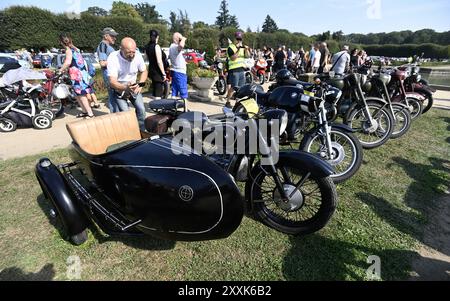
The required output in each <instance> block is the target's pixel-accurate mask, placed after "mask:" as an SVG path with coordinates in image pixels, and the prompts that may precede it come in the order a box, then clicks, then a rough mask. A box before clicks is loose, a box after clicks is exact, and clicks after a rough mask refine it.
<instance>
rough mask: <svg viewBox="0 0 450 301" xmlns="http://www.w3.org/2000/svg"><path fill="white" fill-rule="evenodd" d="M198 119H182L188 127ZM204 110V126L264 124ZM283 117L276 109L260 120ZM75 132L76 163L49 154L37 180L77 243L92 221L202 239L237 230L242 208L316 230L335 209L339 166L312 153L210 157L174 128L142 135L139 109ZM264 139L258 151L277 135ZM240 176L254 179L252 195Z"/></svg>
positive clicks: (111, 229)
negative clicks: (180, 138) (335, 175)
mask: <svg viewBox="0 0 450 301" xmlns="http://www.w3.org/2000/svg"><path fill="white" fill-rule="evenodd" d="M167 108H168V107H166V109H167ZM188 113H189V112H187V113H182V114H188ZM190 116H192V114H191V115H189V116H186V118H187V119H180V120H181V121H182V122H183V124H184V125H186V124H190V123H191V121H192V120H191V119H190ZM194 116H195V115H194ZM201 116H202V117H201V120H200V121H201V122H202V124H203V125H204V126H206V125H208V124H210V125H211V124H213V125H214V126H219V127H220V126H226V127H229V123H230V120H232V121H233V122H232V123H233V124H236V123H242V122H244V123H245V124H244V126H245V125H249V126H252V127H255V126H256V128H258V127H257V125H255V123H254V122H256V121H255V120H253V121H250V123H251V124H247V123H246V122H247V121H245V120H242V119H240V118H239V117H237V116H235V115H234V114H231V113H227V115H225V117H224V119H221V120H209V119H208V118H206V117H205V116H203V115H201ZM283 116H285V112H281V111H272V112H267V113H266V114H265V115H264V116H261V117H262V118H267V119H269V120H280V119H284V118H283ZM180 117H183V116H180ZM197 121H199V120H194V122H197ZM67 128H68V131H69V133H70V135H71V137H72V139H73V147H74V149H75V152H74V156H75V159H76V161H75V163H69V164H63V165H59V166H56V165H54V164H53V163H52V162H51V161H50V160H49V159H46V158H44V159H42V160H40V161H39V163H38V164H37V166H36V176H37V178H38V181H39V183H40V185H41V187H42V190H43V193H44V195H45V197H46V198H47V199H49V200H50V201H51V204H52V206H53V207H54V209H53V210H52V215H53V216H58V217H60V218H61V220H62V223H63V225H64V227H65V230H66V232H67V234H68V237H69V238H70V240H71V241H72V242H73V243H74V244H76V245H80V244H82V243H84V242H85V241H86V239H87V232H86V229H87V227H88V226H89V223H90V221H91V220H93V221H95V223H96V224H97V225H98V226H100V227H101V229H102V230H104V231H105V232H106V233H108V234H117V233H120V234H129V235H135V234H148V235H151V236H153V237H156V238H160V239H167V240H179V241H203V240H214V239H222V238H226V237H228V236H230V235H231V234H232V233H233V232H234V231H235V230H236V229H237V228H238V227H239V225H240V223H241V221H242V218H243V215H244V212H246V213H247V214H251V215H252V216H253V217H254V218H255V219H257V220H259V221H261V222H262V223H264V224H266V225H267V226H269V227H272V228H274V229H276V230H278V231H281V232H283V233H287V234H294V235H304V234H308V233H313V232H315V231H318V230H320V229H321V228H323V227H324V226H325V225H326V224H327V222H328V221H329V220H330V218H331V217H332V215H333V213H334V211H335V208H336V203H337V194H336V189H335V186H334V184H333V182H332V180H331V178H330V177H329V176H330V175H331V174H332V172H333V171H332V168H331V166H329V165H328V164H327V163H325V162H323V161H321V160H319V159H317V158H316V157H315V156H312V155H310V154H307V153H303V152H298V151H290V152H280V153H279V160H278V162H276V163H275V162H273V163H272V164H270V163H269V164H264V163H263V162H264V161H263V160H262V158H263V157H265V155H262V156H260V155H249V154H241V155H238V154H230V155H228V156H229V158H228V157H224V156H222V155H217V156H214V155H210V156H208V155H205V154H201V153H198V152H196V151H193V150H192V148H190V147H188V146H187V145H184V144H180V141H178V140H176V139H175V137H173V133H172V134H169V135H163V136H151V135H148V134H145V133H141V132H140V131H139V126H138V123H137V120H136V116H135V114H134V112H132V111H130V112H123V113H117V114H111V115H105V116H101V117H98V118H95V120H93V119H92V120H82V121H78V122H74V123H70V124H68V125H67ZM235 129H236V128H235ZM236 131H238V130H236ZM244 132H247V131H244ZM257 132H258V133H261V132H260V131H257ZM241 133H242V132H241ZM260 139H261V143H260V144H259V147H260V150H261V149H263V150H266V151H267V147H268V143H269V141H270V140H269V138H268V137H262V136H260ZM268 160H269V162H270V159H268ZM236 181H241V182H245V183H246V184H245V201H244V198H243V196H242V195H241V193H240V191H239V189H238V186H237V184H236Z"/></svg>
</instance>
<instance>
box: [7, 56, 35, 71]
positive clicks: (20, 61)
mask: <svg viewBox="0 0 450 301" xmlns="http://www.w3.org/2000/svg"><path fill="white" fill-rule="evenodd" d="M0 58H6V59H3V61H4V62H5V61H6V60H7V58H10V59H13V60H15V61H16V62H18V63H19V64H20V66H22V67H25V68H28V69H32V66H31V64H30V63H29V62H27V61H25V60H22V59H18V58H17V56H16V55H15V54H14V53H0ZM4 64H5V63H0V69H1V68H2V67H3V65H4Z"/></svg>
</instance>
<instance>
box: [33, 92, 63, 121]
mask: <svg viewBox="0 0 450 301" xmlns="http://www.w3.org/2000/svg"><path fill="white" fill-rule="evenodd" d="M38 107H39V109H40V110H41V111H42V110H50V111H52V113H53V115H54V116H55V117H54V118H53V119H55V118H58V117H59V116H61V115H62V114H63V113H64V106H63V103H62V101H61V99H58V98H55V97H53V96H49V97H47V98H46V99H44V100H40V101H39V102H38Z"/></svg>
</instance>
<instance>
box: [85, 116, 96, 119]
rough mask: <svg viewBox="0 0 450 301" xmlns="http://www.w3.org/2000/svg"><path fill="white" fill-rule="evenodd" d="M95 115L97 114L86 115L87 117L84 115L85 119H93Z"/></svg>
mask: <svg viewBox="0 0 450 301" xmlns="http://www.w3.org/2000/svg"><path fill="white" fill-rule="evenodd" d="M94 117H95V115H90V116H89V115H86V117H84V119H92V118H94Z"/></svg>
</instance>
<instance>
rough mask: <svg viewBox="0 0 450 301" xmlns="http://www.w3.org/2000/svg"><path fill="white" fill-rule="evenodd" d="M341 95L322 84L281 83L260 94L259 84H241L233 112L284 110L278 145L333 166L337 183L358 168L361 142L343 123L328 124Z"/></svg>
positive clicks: (251, 112) (360, 156)
mask: <svg viewBox="0 0 450 301" xmlns="http://www.w3.org/2000/svg"><path fill="white" fill-rule="evenodd" d="M341 94H342V92H341V91H339V90H338V89H336V88H333V87H330V86H328V85H326V84H323V83H318V84H316V85H309V86H308V87H303V89H301V88H299V87H293V86H281V87H278V88H276V89H274V90H273V91H272V92H269V93H264V90H263V89H262V87H261V86H255V85H254V86H251V85H248V86H244V87H242V88H241V89H239V90H238V91H237V92H236V95H235V97H236V98H237V101H236V105H235V107H234V109H233V111H234V112H237V113H240V114H247V115H248V116H249V117H252V116H254V115H255V114H256V113H258V112H259V111H262V112H264V111H265V110H271V109H273V108H278V109H283V110H286V112H288V117H289V119H288V126H287V129H286V132H285V133H284V134H283V135H282V137H281V143H282V144H288V145H290V146H291V147H293V146H294V145H295V144H297V143H299V145H300V147H299V149H300V150H303V151H306V152H308V153H312V154H314V155H316V156H317V157H318V158H321V159H322V160H324V161H326V162H328V163H329V164H331V165H332V166H333V167H334V168H335V173H334V174H333V175H332V176H331V177H332V179H333V181H334V182H335V183H336V184H338V183H342V182H344V181H346V180H348V179H350V178H351V177H352V176H353V175H354V174H355V173H356V172H357V171H358V170H359V168H360V167H361V164H362V161H363V150H362V147H361V143H360V142H359V141H358V139H357V138H356V137H355V136H354V135H353V132H354V131H353V130H352V129H351V128H349V127H348V126H346V125H343V124H337V123H330V122H328V120H331V119H333V116H334V114H335V112H336V109H335V107H334V105H335V103H336V102H337V100H339V98H340V95H341Z"/></svg>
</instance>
